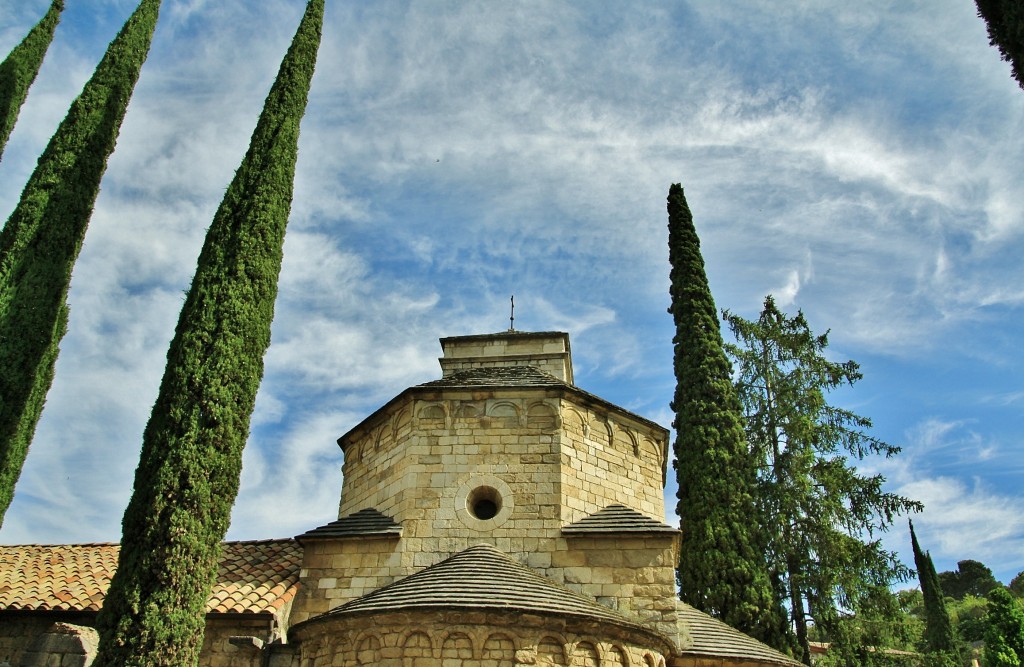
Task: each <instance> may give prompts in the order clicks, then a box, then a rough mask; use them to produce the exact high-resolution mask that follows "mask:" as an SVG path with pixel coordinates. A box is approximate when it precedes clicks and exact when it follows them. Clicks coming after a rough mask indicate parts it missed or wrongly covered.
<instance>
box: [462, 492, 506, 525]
mask: <svg viewBox="0 0 1024 667" xmlns="http://www.w3.org/2000/svg"><path fill="white" fill-rule="evenodd" d="M466 509H468V510H469V513H470V514H472V515H473V516H474V517H475V518H477V519H480V520H481V521H486V520H488V519H493V518H494V517H496V516H497V515H498V512H500V511H501V494H499V493H498V491H497V489H493V488H491V487H489V486H481V487H479V488H476V489H473V491H472V493H470V494H469V498H467V499H466Z"/></svg>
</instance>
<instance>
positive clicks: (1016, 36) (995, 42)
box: [975, 0, 1024, 88]
mask: <svg viewBox="0 0 1024 667" xmlns="http://www.w3.org/2000/svg"><path fill="white" fill-rule="evenodd" d="M975 4H977V6H978V16H980V17H981V18H983V19H985V24H986V25H987V26H988V37H989V43H990V44H991V45H992V46H995V47H996V48H998V49H999V55H1000V56H1001V57H1002V59H1003V60H1005V61H1007V62H1008V63H1010V65H1011V66H1012V67H1013V78H1015V79H1016V80H1017V83H1018V84H1019V85H1020V87H1021V88H1024V3H1022V2H1021V1H1020V0H975Z"/></svg>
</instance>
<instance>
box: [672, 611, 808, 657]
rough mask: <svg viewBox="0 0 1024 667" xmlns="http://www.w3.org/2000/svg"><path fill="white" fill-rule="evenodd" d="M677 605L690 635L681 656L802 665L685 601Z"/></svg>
mask: <svg viewBox="0 0 1024 667" xmlns="http://www.w3.org/2000/svg"><path fill="white" fill-rule="evenodd" d="M678 608H679V614H680V616H682V618H683V620H685V621H686V624H687V625H688V626H689V629H690V638H691V639H692V640H693V645H692V646H690V647H688V648H686V649H685V650H684V651H683V655H694V656H708V657H712V656H713V657H715V658H733V659H736V660H746V661H750V662H759V663H769V664H778V665H802V664H803V663H801V662H798V661H796V660H794V659H793V658H790V657H789V656H787V655H784V654H782V653H779V652H778V651H776V650H775V649H773V648H771V647H770V646H767V645H765V644H762V643H761V642H759V641H757V640H756V639H754V638H753V637H748V636H747V635H745V634H743V633H742V632H740V631H739V630H736V629H735V628H733V627H731V626H729V625H726V624H725V623H723V622H721V621H719V620H718V619H716V618H712V617H711V616H708V615H707V614H705V613H704V612H702V611H698V610H696V609H694V608H693V607H691V606H690V605H688V604H685V603H683V602H680V603H678Z"/></svg>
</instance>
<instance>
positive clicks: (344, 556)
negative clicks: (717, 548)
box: [0, 330, 800, 667]
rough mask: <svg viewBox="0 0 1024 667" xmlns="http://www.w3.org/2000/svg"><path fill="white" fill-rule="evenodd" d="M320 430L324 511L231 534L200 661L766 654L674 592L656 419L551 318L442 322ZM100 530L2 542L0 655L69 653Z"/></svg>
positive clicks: (557, 661)
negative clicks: (526, 324)
mask: <svg viewBox="0 0 1024 667" xmlns="http://www.w3.org/2000/svg"><path fill="white" fill-rule="evenodd" d="M441 347H442V350H443V356H442V358H441V359H440V363H441V378H440V379H438V380H434V381H431V382H427V383H425V384H420V385H417V386H414V387H410V388H408V389H406V390H405V391H403V392H401V393H400V394H398V395H397V396H395V397H394V398H393V399H391V400H390V401H388V402H387V403H386V404H385V405H383V406H382V407H381V408H379V409H378V410H377V411H376V412H374V413H373V414H371V415H369V416H368V417H366V418H365V419H364V420H363V421H362V422H360V423H359V424H357V425H356V426H355V427H353V428H352V429H351V430H350V431H349V432H348V433H345V434H344V435H342V436H341V437H340V438H339V439H338V445H339V446H340V447H341V449H342V451H343V452H344V466H343V482H342V490H341V499H340V503H339V508H338V517H339V518H338V519H337V520H336V521H333V522H331V523H328V524H326V525H323V526H319V527H313V528H311V529H310V530H308V531H306V532H305V533H303V534H301V535H298V536H296V537H295V538H291V539H282V540H260V541H249V542H228V543H225V545H224V552H223V555H222V558H221V565H220V570H219V572H218V575H217V581H216V584H215V587H214V590H213V593H212V594H211V596H210V599H209V602H208V603H207V623H206V636H205V640H204V646H203V652H202V657H201V662H200V664H202V665H204V666H209V667H243V666H244V667H356V666H357V665H389V666H394V667H398V666H401V665H416V666H429V667H456V666H462V665H467V666H468V665H473V666H474V667H490V666H495V667H497V666H498V665H538V666H543V665H565V666H569V665H572V666H584V665H586V666H598V665H600V666H608V667H612V666H618V665H633V666H637V667H665V666H679V667H727V666H728V667H768V666H772V667H775V666H778V665H798V664H800V663H797V662H795V661H793V660H792V659H791V658H789V657H787V656H785V655H782V654H781V653H778V652H776V651H774V650H772V649H771V648H769V647H767V646H765V645H763V644H761V643H759V642H757V641H755V640H753V639H751V638H750V637H747V636H746V635H744V634H742V633H740V632H738V631H736V630H734V629H732V628H730V627H728V626H726V625H725V624H723V623H721V622H719V621H717V620H714V619H712V618H711V617H709V616H707V615H705V614H703V613H701V612H698V611H696V610H695V609H693V608H692V607H690V606H688V605H686V604H684V603H682V602H680V601H679V598H678V595H677V590H676V576H675V567H676V563H677V562H678V556H679V549H680V533H679V530H678V529H676V528H673V527H672V526H670V525H668V524H667V523H666V520H665V511H664V487H665V479H666V475H667V474H668V464H669V452H670V440H669V433H668V431H667V430H666V429H664V428H663V427H661V426H660V425H658V424H656V423H654V422H652V421H650V420H648V419H645V418H643V417H640V416H638V415H636V414H633V413H631V412H629V411H627V410H625V409H623V408H621V407H618V406H616V405H613V404H611V403H609V402H607V401H605V400H603V399H601V398H599V397H597V396H594V395H593V394H590V393H587V392H586V391H584V390H582V389H580V388H578V387H576V385H575V384H574V381H573V370H572V356H571V352H570V347H569V337H568V335H567V334H565V333H561V332H542V333H526V332H518V331H512V330H510V331H507V332H502V333H496V334H487V335H476V336H457V337H451V338H443V339H441ZM117 550H118V547H117V545H113V544H80V545H56V546H42V545H18V546H0V667H3V666H5V665H7V666H10V667H30V666H36V665H39V666H43V665H45V666H71V665H74V666H76V667H77V666H86V665H89V664H90V663H91V661H92V657H93V656H94V655H95V644H96V638H95V631H94V630H92V628H91V625H92V624H93V623H94V621H95V616H96V613H97V611H98V610H99V608H100V606H102V599H103V595H104V593H105V592H106V589H107V586H108V585H109V581H110V576H111V574H112V572H113V569H114V567H116V563H117Z"/></svg>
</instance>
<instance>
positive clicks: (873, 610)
mask: <svg viewBox="0 0 1024 667" xmlns="http://www.w3.org/2000/svg"><path fill="white" fill-rule="evenodd" d="M902 602H903V601H902V600H901V598H900V597H899V596H898V595H894V594H893V593H892V592H891V591H890V590H889V589H888V588H887V587H885V586H874V587H870V588H868V589H866V590H865V591H864V592H863V595H862V596H861V599H860V605H859V606H860V609H859V610H858V612H857V613H856V614H840V615H838V616H837V617H836V619H835V620H834V622H833V623H832V624H831V629H830V631H829V632H828V634H827V636H826V639H827V640H828V643H829V647H828V651H827V653H826V654H825V655H824V656H823V657H822V658H821V659H820V660H818V661H817V662H816V663H815V664H816V665H817V666H818V667H907V666H909V665H917V664H918V660H919V657H920V656H918V655H917V654H916V653H914V652H913V651H909V650H907V649H909V648H911V647H912V646H913V632H912V628H908V627H907V626H906V625H904V624H903V623H901V622H899V619H901V617H902V616H903V615H904V610H903V607H902ZM894 619H896V622H894ZM934 665H935V667H940V666H941V667H947V663H946V662H945V661H941V662H939V661H937V662H934ZM955 665H956V663H949V664H948V667H955Z"/></svg>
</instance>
